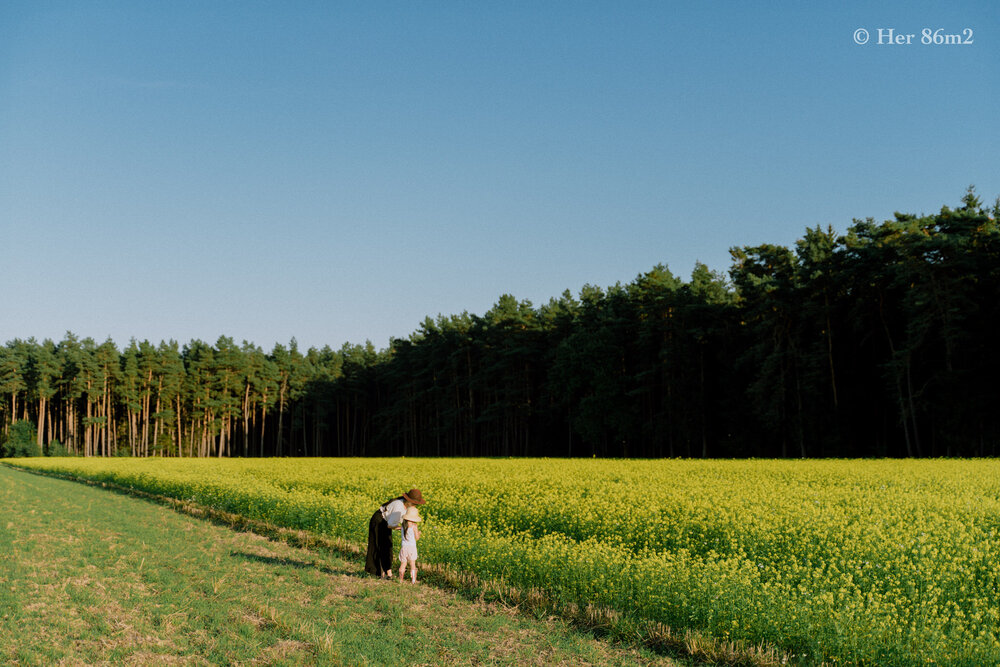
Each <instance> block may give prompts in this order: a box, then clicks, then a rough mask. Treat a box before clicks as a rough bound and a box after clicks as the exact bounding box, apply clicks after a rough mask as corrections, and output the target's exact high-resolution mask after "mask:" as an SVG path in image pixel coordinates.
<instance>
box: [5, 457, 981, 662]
mask: <svg viewBox="0 0 1000 667" xmlns="http://www.w3.org/2000/svg"><path fill="white" fill-rule="evenodd" d="M13 463H15V464H16V465H19V466H24V467H30V468H34V469H39V470H47V471H52V472H56V473H60V474H68V475H73V476H76V477H83V478H86V479H90V480H94V481H105V482H111V483H114V484H117V485H121V486H126V487H132V488H135V489H140V490H143V491H147V492H151V493H155V494H161V495H166V496H171V497H174V498H180V499H186V500H190V501H192V502H195V503H197V504H200V505H205V506H210V507H213V508H216V509H220V510H223V511H227V512H233V513H236V514H240V515H244V516H247V517H249V518H252V519H259V520H264V521H268V522H270V523H274V524H277V525H281V526H286V527H290V528H299V529H305V530H309V531H313V532H316V533H319V534H324V535H330V536H335V537H340V538H344V539H347V540H350V541H352V542H355V543H359V544H360V543H363V542H364V541H365V540H366V538H367V527H368V519H369V517H370V516H371V513H372V512H373V511H374V509H375V508H376V507H377V506H378V505H379V504H381V503H382V502H384V501H385V500H387V499H389V498H391V497H395V496H398V495H399V494H400V493H401V492H402V491H404V490H406V489H409V488H411V487H419V488H420V489H421V490H422V491H423V494H424V497H425V498H426V499H427V504H426V505H424V506H423V507H422V508H421V510H422V514H423V515H424V518H425V521H426V523H425V524H424V530H423V538H422V539H421V541H420V545H419V548H420V554H421V559H422V560H424V561H429V562H435V563H447V564H450V565H453V566H454V567H456V568H458V569H460V570H463V571H467V572H471V573H475V574H477V575H479V576H480V577H483V578H485V579H502V580H503V581H505V582H508V583H510V584H512V585H515V586H518V587H522V588H525V589H527V588H534V589H541V590H544V591H546V592H547V594H548V595H549V596H551V597H552V598H553V599H554V600H556V601H557V602H566V603H577V604H587V603H594V604H596V605H600V606H603V607H607V608H610V609H613V610H617V611H618V612H620V613H621V614H622V615H623V617H626V618H631V619H635V620H638V621H640V622H643V621H652V622H658V623H663V624H666V625H668V626H670V627H672V628H692V629H696V630H699V631H701V632H704V633H706V634H710V635H712V636H715V637H719V638H726V639H734V640H746V641H749V642H766V643H769V644H772V645H775V646H778V647H781V648H783V649H785V650H787V651H788V652H789V653H792V654H795V655H796V656H798V657H800V658H801V657H804V658H805V661H806V662H820V661H828V662H848V663H869V664H918V663H919V664H925V663H928V662H938V663H946V664H968V665H986V664H1000V571H998V568H997V561H998V557H1000V544H998V532H1000V461H994V460H961V461H960V460H930V461H927V460H921V461H913V460H910V461H889V460H856V461H850V460H835V461H831V460H824V461H763V460H751V461H684V460H656V461H650V460H592V459H585V460H581V459H574V460H560V459H214V460H208V459H96V458H95V459H78V458H64V459H20V460H17V461H13Z"/></svg>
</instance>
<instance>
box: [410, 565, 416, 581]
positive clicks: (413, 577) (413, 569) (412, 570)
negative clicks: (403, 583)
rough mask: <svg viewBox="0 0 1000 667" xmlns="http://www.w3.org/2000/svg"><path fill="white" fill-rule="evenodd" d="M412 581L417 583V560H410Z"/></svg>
mask: <svg viewBox="0 0 1000 667" xmlns="http://www.w3.org/2000/svg"><path fill="white" fill-rule="evenodd" d="M410 581H411V582H413V583H414V584H415V583H417V561H416V559H411V560H410Z"/></svg>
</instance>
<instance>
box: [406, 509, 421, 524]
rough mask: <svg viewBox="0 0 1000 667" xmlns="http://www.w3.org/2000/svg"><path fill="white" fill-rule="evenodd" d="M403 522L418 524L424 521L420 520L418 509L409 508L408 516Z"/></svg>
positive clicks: (407, 510)
mask: <svg viewBox="0 0 1000 667" xmlns="http://www.w3.org/2000/svg"><path fill="white" fill-rule="evenodd" d="M403 521H413V522H417V521H423V519H421V518H420V512H418V511H417V508H416V507H407V508H406V514H404V515H403Z"/></svg>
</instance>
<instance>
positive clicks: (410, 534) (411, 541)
mask: <svg viewBox="0 0 1000 667" xmlns="http://www.w3.org/2000/svg"><path fill="white" fill-rule="evenodd" d="M420 520H421V519H420V513H419V512H417V508H416V507H408V508H407V509H406V513H405V514H404V515H403V521H402V528H401V530H400V533H401V534H402V536H403V538H402V540H401V541H400V545H399V582H400V583H402V582H403V573H404V572H406V563H407V562H409V563H410V581H411V582H412V583H414V584H415V583H417V540H419V539H420V529H419V528H417V524H418V523H419V522H420Z"/></svg>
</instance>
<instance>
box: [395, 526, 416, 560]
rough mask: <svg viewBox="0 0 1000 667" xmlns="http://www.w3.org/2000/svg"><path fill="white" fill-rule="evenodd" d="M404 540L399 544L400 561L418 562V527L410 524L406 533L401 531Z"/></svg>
mask: <svg viewBox="0 0 1000 667" xmlns="http://www.w3.org/2000/svg"><path fill="white" fill-rule="evenodd" d="M400 535H401V537H402V539H401V540H400V542H399V560H400V562H406V561H407V560H417V527H416V526H414V525H412V524H410V527H409V528H407V529H406V530H405V531H400Z"/></svg>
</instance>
